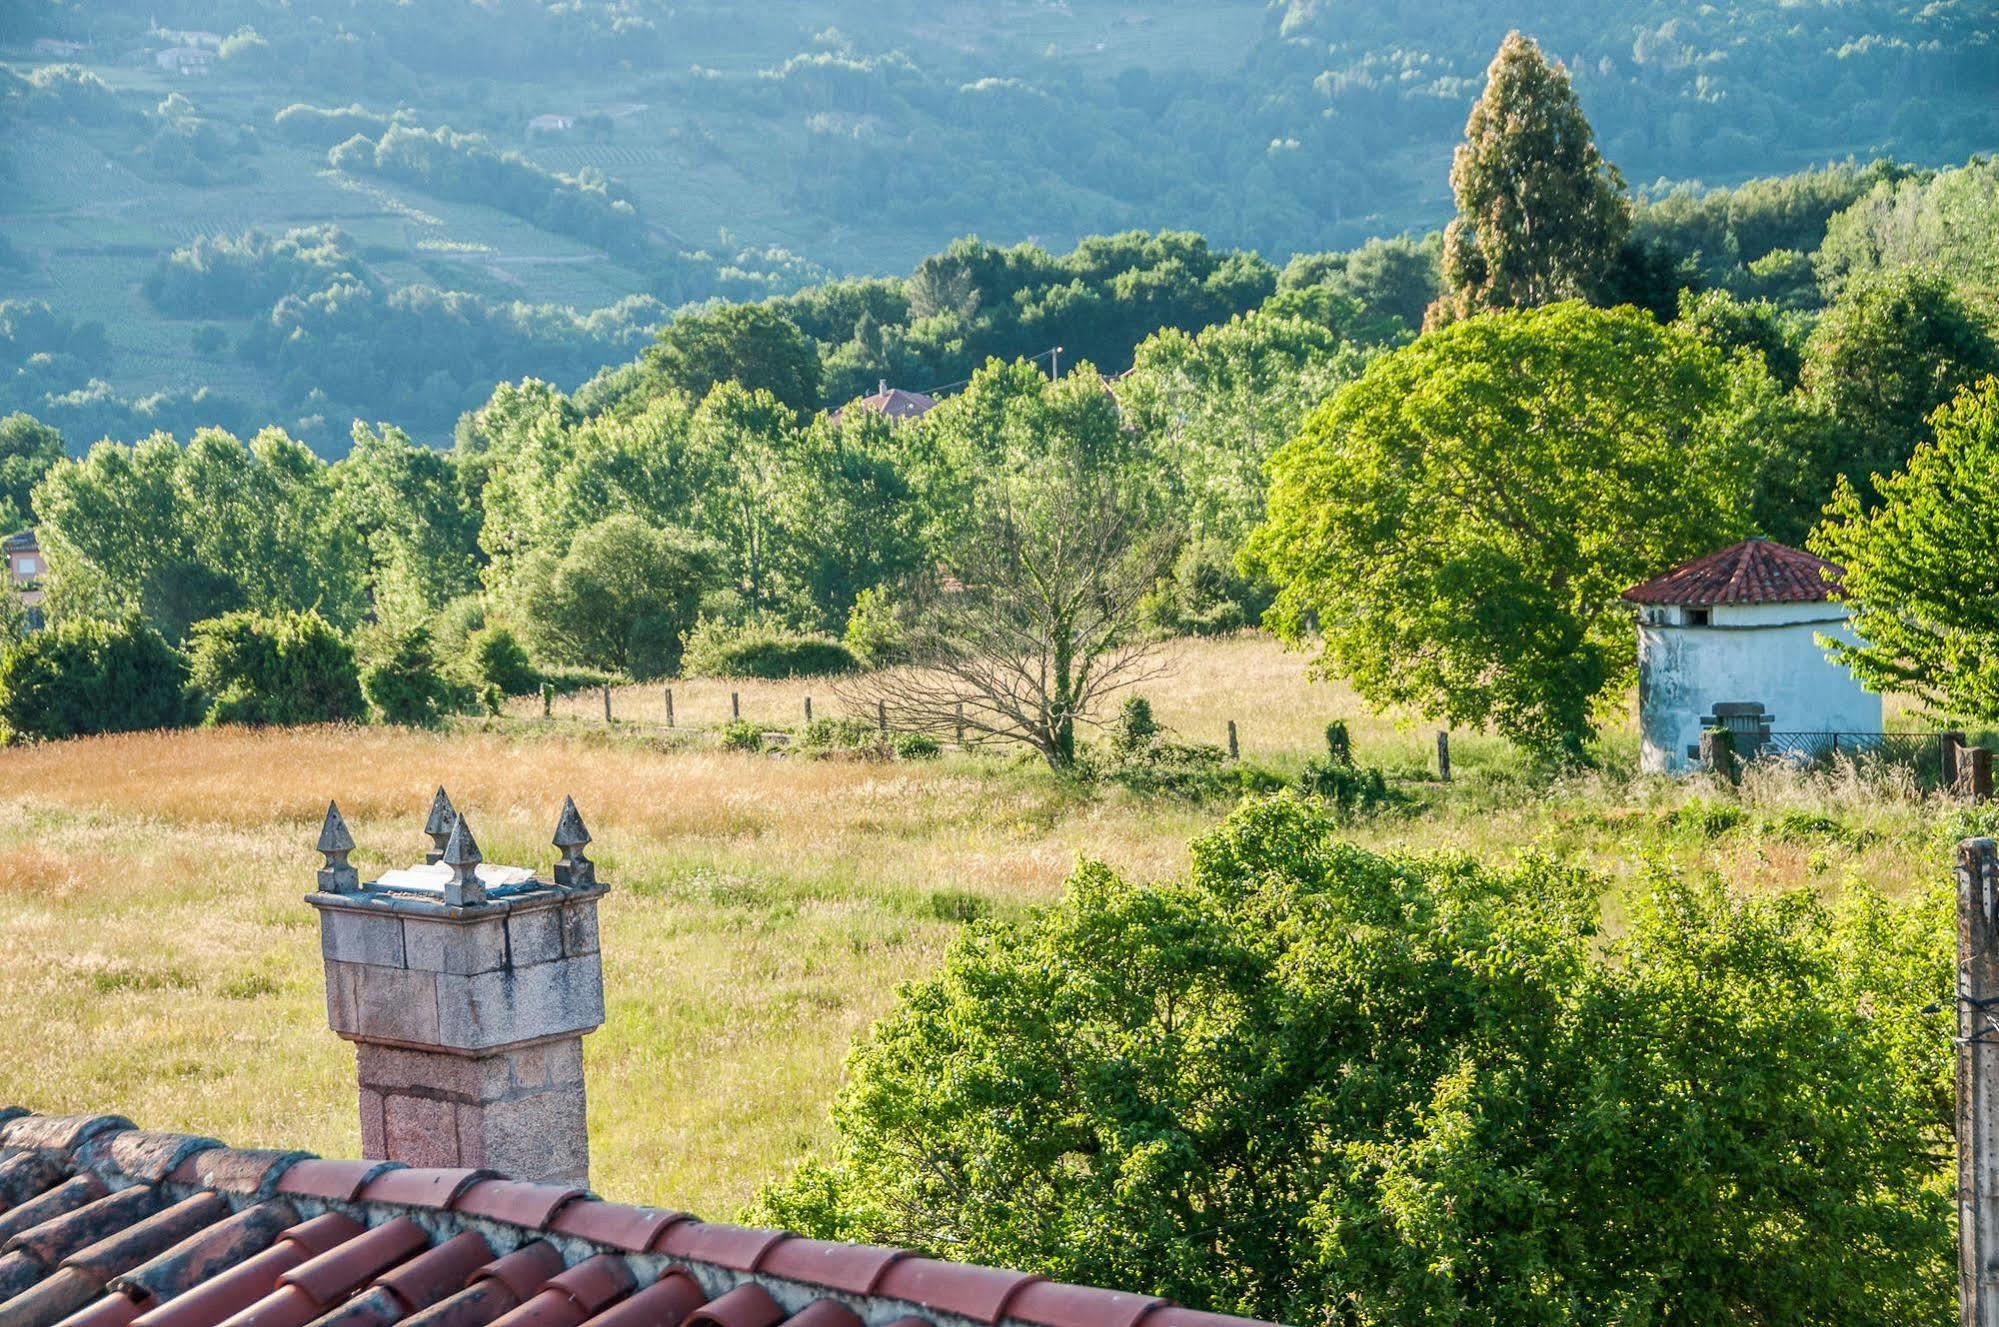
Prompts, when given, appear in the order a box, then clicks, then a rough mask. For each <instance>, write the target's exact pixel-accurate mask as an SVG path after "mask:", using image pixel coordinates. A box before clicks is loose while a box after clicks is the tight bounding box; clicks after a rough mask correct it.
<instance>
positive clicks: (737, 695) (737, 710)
mask: <svg viewBox="0 0 1999 1327" xmlns="http://www.w3.org/2000/svg"><path fill="white" fill-rule="evenodd" d="M729 717H730V718H731V719H741V718H742V717H743V697H742V693H741V692H737V691H731V692H730V693H729Z"/></svg>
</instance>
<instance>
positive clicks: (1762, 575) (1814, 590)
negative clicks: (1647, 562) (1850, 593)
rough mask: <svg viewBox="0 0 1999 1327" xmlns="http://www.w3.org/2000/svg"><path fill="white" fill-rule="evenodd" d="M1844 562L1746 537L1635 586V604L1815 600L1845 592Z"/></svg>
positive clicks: (1629, 592)
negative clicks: (1837, 563)
mask: <svg viewBox="0 0 1999 1327" xmlns="http://www.w3.org/2000/svg"><path fill="white" fill-rule="evenodd" d="M1842 574H1843V573H1842V571H1841V569H1840V568H1839V567H1837V566H1834V565H1833V564H1832V563H1830V562H1827V561H1826V560H1825V559H1823V558H1816V557H1813V556H1812V555H1811V554H1810V553H1807V552H1804V551H1803V550H1801V549H1796V548H1790V547H1787V546H1785V545H1783V544H1778V543H1772V542H1771V541H1770V540H1768V539H1745V540H1743V541H1742V542H1741V543H1739V544H1731V545H1730V546H1729V547H1727V548H1724V549H1721V550H1720V551H1719V552H1714V553H1709V554H1708V555H1707V556H1706V557H1701V558H1695V559H1694V560H1693V561H1692V562H1688V563H1684V564H1682V565H1681V566H1678V567H1675V568H1673V569H1672V570H1671V571H1669V572H1666V573H1665V574H1664V575H1661V576H1655V577H1653V578H1652V579H1651V580H1649V581H1645V582H1642V583H1641V584H1638V585H1634V586H1632V587H1631V588H1630V589H1628V590H1626V591H1625V592H1624V597H1625V598H1626V599H1628V600H1630V601H1631V602H1632V603H1634V604H1679V605H1690V606H1693V607H1698V608H1705V607H1713V606H1714V605H1717V604H1813V603H1820V602H1823V601H1824V600H1827V599H1831V598H1833V597H1834V596H1835V595H1836V594H1837V593H1838V591H1839V578H1840V576H1841V575H1842Z"/></svg>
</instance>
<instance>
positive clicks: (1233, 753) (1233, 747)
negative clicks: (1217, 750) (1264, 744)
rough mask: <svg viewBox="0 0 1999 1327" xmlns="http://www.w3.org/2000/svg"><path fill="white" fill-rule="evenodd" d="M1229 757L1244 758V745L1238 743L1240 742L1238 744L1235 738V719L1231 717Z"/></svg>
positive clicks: (1234, 758)
mask: <svg viewBox="0 0 1999 1327" xmlns="http://www.w3.org/2000/svg"><path fill="white" fill-rule="evenodd" d="M1229 759H1230V760H1241V759H1242V747H1241V746H1240V745H1238V744H1237V742H1236V740H1235V720H1234V719H1230V720H1229Z"/></svg>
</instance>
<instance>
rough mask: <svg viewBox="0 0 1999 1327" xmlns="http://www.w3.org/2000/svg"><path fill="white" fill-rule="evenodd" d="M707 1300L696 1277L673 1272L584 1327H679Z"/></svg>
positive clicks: (593, 1319)
mask: <svg viewBox="0 0 1999 1327" xmlns="http://www.w3.org/2000/svg"><path fill="white" fill-rule="evenodd" d="M707 1299H708V1296H707V1295H706V1294H705V1293H703V1292H702V1289H701V1286H700V1283H699V1282H697V1281H695V1279H694V1278H693V1277H691V1276H689V1275H688V1274H687V1273H685V1272H682V1271H670V1272H668V1273H667V1274H666V1275H665V1276H663V1277H661V1278H660V1279H659V1280H657V1281H655V1282H653V1283H652V1284H651V1285H649V1286H647V1287H646V1288H645V1289H644V1290H641V1291H639V1292H638V1293H637V1294H636V1295H631V1296H628V1297H626V1298H625V1299H621V1300H619V1301H618V1302H617V1303H616V1304H613V1305H612V1306H611V1307H610V1308H607V1309H605V1310H604V1311H603V1312H602V1313H600V1314H598V1315H597V1316H596V1317H594V1318H592V1319H590V1321H589V1322H588V1323H587V1324H586V1325H585V1327H680V1324H681V1323H682V1322H684V1321H686V1319H687V1315H688V1314H690V1313H692V1312H694V1310H696V1309H698V1308H700V1307H701V1306H702V1304H704V1303H706V1302H707Z"/></svg>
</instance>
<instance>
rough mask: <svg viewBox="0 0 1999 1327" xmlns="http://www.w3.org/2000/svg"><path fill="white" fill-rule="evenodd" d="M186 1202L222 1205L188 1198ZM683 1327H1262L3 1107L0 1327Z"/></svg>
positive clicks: (640, 1210)
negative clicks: (1006, 1326)
mask: <svg viewBox="0 0 1999 1327" xmlns="http://www.w3.org/2000/svg"><path fill="white" fill-rule="evenodd" d="M140 1188H146V1189H150V1190H151V1191H152V1192H151V1193H150V1194H149V1195H146V1196H140V1195H138V1194H135V1193H133V1190H136V1189H140ZM121 1194H122V1195H124V1196H123V1197H122V1198H121V1197H120V1195H121ZM204 1197H208V1198H211V1199H212V1198H214V1197H219V1198H221V1199H222V1200H223V1202H222V1203H219V1204H218V1203H214V1202H212V1201H209V1202H199V1201H194V1200H197V1199H202V1198H204ZM16 1227H19V1228H16ZM390 1227H393V1229H391V1228H390ZM190 1229H191V1230H192V1231H193V1233H192V1234H188V1233H187V1231H188V1230H190ZM169 1246H170V1247H169ZM537 1250H540V1252H536V1251H537ZM468 1268H470V1269H471V1270H470V1272H469V1275H467V1269H468ZM523 1269H525V1270H523ZM551 1269H553V1271H551ZM676 1274H678V1278H676ZM748 1287H754V1290H753V1291H752V1290H749V1289H746V1288H748ZM696 1300H698V1301H700V1303H699V1306H698V1307H693V1308H691V1310H690V1308H689V1306H690V1305H691V1304H693V1303H695V1301H696ZM537 1306H539V1307H537ZM335 1310H338V1315H337V1316H336V1315H335V1312H334V1311H335ZM516 1310H518V1312H519V1313H520V1314H521V1315H522V1316H521V1317H520V1319H519V1320H518V1321H516V1320H515V1318H514V1312H515V1311H516ZM530 1310H534V1311H532V1312H531V1311H530ZM218 1315H219V1316H218ZM683 1321H684V1322H685V1323H686V1324H687V1327H778V1324H780V1323H786V1322H789V1323H793V1324H796V1325H797V1327H969V1325H970V1324H979V1325H980V1327H998V1325H1000V1324H1022V1325H1023V1327H1261V1325H1259V1324H1253V1323H1251V1322H1250V1321H1249V1320H1247V1319H1242V1318H1233V1317H1229V1316H1226V1315H1221V1314H1213V1313H1205V1312H1200V1311H1197V1310H1192V1309H1186V1308H1182V1307H1180V1306H1178V1305H1175V1304H1172V1303H1171V1302H1170V1301H1167V1300H1164V1299H1160V1298H1157V1297H1153V1296H1147V1295H1137V1294H1129V1293H1125V1292H1120V1291H1112V1290H1100V1289H1096V1288H1093V1287H1088V1286H1074V1285H1065V1284H1062V1283H1058V1282H1052V1281H1048V1280H1046V1279H1044V1278H1042V1277H1039V1276H1034V1275H1031V1274H1029V1273H1024V1272H1009V1271H1002V1270H999V1269H996V1268H988V1267H977V1266H972V1265H969V1264H962V1263H950V1262H944V1261H940V1260H937V1259H933V1258H927V1257H922V1256H919V1255H917V1254H914V1253H911V1252H909V1251H906V1250H902V1249H893V1248H878V1247H873V1246H868V1245H858V1244H844V1243H837V1242H832V1241H827V1240H816V1239H808V1238H806V1237H803V1236H799V1235H793V1234H790V1233H789V1232H785V1231H775V1230H756V1229H751V1228H748V1227H743V1226H733V1225H723V1224H711V1223H707V1222H703V1221H699V1220H697V1219H695V1218H694V1217H692V1216H690V1215H689V1214H687V1213H685V1212H677V1211H669V1210H664V1209H656V1208H646V1207H634V1206H628V1205H624V1204H619V1203H611V1202H606V1201H604V1200H603V1199H601V1198H599V1197H598V1196H596V1195H595V1194H593V1193H590V1192H588V1191H586V1190H584V1189H581V1188H571V1187H565V1186H562V1185H553V1184H537V1183H527V1182H522V1181H515V1180H511V1179H507V1178H505V1177H504V1176H500V1175H498V1174H495V1173H494V1172H491V1171H485V1170H466V1169H454V1170H441V1169H423V1168H413V1167H407V1166H403V1165H402V1164H400V1163H398V1162H390V1161H330V1160H323V1159H321V1158H319V1157H316V1156H313V1155H312V1154H310V1153H307V1152H295V1151H292V1152H288V1151H278V1150H271V1149H242V1148H231V1147H227V1146H224V1145H223V1144H221V1143H219V1142H217V1141H216V1140H215V1139H212V1138H202V1137H194V1136H189V1135H182V1134H171V1133H153V1132H148V1131H145V1130H141V1129H138V1128H137V1127H135V1126H134V1125H133V1124H132V1122H131V1121H130V1120H127V1119H125V1118H124V1117H122V1116H116V1115H100V1116H48V1115H37V1114H32V1113H29V1112H27V1111H24V1110H21V1109H19V1108H5V1109H0V1324H4V1327H307V1325H308V1324H315V1325H316V1327H391V1325H392V1324H395V1323H398V1322H405V1323H407V1324H409V1327H488V1324H492V1325H493V1327H678V1325H679V1324H680V1323H681V1322H683Z"/></svg>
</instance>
